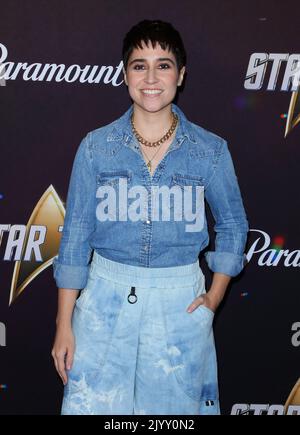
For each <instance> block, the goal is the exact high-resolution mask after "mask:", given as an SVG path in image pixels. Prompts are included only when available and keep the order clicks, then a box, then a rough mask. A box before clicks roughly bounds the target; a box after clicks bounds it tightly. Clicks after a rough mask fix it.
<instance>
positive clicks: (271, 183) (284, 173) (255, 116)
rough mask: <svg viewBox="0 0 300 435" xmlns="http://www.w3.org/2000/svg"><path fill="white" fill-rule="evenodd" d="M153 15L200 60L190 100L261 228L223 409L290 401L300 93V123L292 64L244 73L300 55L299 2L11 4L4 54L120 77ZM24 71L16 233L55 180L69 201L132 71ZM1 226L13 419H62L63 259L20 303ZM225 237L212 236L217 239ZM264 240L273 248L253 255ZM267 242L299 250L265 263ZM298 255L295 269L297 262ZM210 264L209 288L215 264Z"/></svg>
mask: <svg viewBox="0 0 300 435" xmlns="http://www.w3.org/2000/svg"><path fill="white" fill-rule="evenodd" d="M144 18H150V19H154V18H159V19H163V20H166V21H170V22H172V23H173V24H174V26H175V27H177V28H178V30H179V31H180V32H181V34H182V36H183V39H184V42H185V45H186V48H187V53H188V64H187V77H186V82H185V89H184V92H183V93H181V94H180V95H179V99H178V105H179V106H180V107H181V109H182V110H183V111H184V113H185V114H186V116H187V117H188V118H189V119H190V120H191V121H193V122H195V123H197V124H199V125H201V126H202V127H204V128H206V129H208V130H211V131H213V132H215V133H216V134H218V135H220V136H222V137H224V138H226V139H227V140H228V144H229V148H230V150H231V153H232V156H233V159H234V163H235V167H236V172H237V175H238V179H239V184H240V188H241V191H242V194H243V199H244V205H245V208H246V211H247V215H248V219H249V223H250V228H251V231H250V234H249V240H248V244H247V250H246V252H247V253H248V256H249V264H248V265H247V267H246V268H245V270H244V271H243V272H242V273H241V274H240V276H239V277H237V278H235V279H233V280H232V282H231V284H230V288H229V290H228V293H227V296H226V299H225V301H224V303H223V304H222V307H221V309H220V311H219V313H218V315H217V317H216V320H215V334H216V341H217V348H218V355H219V373H220V393H221V406H222V412H223V413H224V414H230V413H231V412H233V411H232V408H233V406H234V405H235V404H241V403H242V404H247V406H248V405H251V404H267V405H268V406H269V405H272V404H281V405H283V404H284V403H285V401H286V399H287V397H288V395H289V394H290V391H291V390H292V388H293V386H294V385H295V383H296V381H297V379H298V377H299V367H298V364H299V345H300V337H299V336H300V334H299V330H300V314H299V284H298V282H297V273H298V279H299V264H300V260H298V262H297V255H298V254H299V252H298V251H297V250H298V249H300V234H299V231H298V224H299V219H300V214H299V182H298V174H299V171H298V168H299V157H300V147H299V138H300V124H298V125H296V126H295V127H294V128H292V129H290V131H289V133H288V134H287V136H286V137H285V128H286V124H287V121H288V118H287V114H288V111H289V106H290V101H291V98H292V96H293V97H294V99H295V108H294V111H293V113H290V117H291V119H294V118H296V117H297V114H299V111H300V104H299V101H298V99H297V95H296V93H295V92H294V93H292V90H291V88H289V89H288V90H282V89H281V84H282V80H283V77H284V73H285V68H286V65H287V62H286V61H282V63H281V65H280V69H279V72H278V78H277V83H276V86H275V88H274V89H272V90H267V85H268V80H269V77H270V73H271V67H272V61H271V60H270V61H269V62H267V64H266V73H265V77H264V80H263V81H262V83H261V86H260V87H258V88H257V89H251V90H249V89H246V88H245V78H246V75H247V70H248V64H249V61H250V57H251V55H252V54H253V53H267V54H270V53H277V54H280V53H285V54H288V55H292V54H298V56H299V57H300V55H299V53H300V46H299V38H298V33H299V32H298V30H299V25H300V6H299V2H296V1H285V2H278V1H276V0H273V1H252V2H250V3H249V2H241V1H238V0H236V1H234V0H223V1H222V0H209V1H208V0H204V1H198V0H187V1H185V2H181V1H176V0H172V1H171V0H164V1H158V0H152V1H151V2H149V4H148V2H140V1H134V0H127V1H126V0H125V1H120V0H114V1H108V0H86V1H85V2H82V1H79V0H78V1H77V0H73V1H72V0H60V1H58V0H48V1H47V0H26V1H21V0H19V1H18V0H10V1H9V2H4V1H2V0H1V1H0V44H2V45H0V47H1V49H0V56H1V60H2V62H14V63H15V65H14V68H16V64H17V63H18V62H23V63H24V62H27V64H28V65H31V64H34V63H41V64H42V65H45V64H46V63H49V64H52V63H55V64H64V65H66V68H68V67H69V66H71V65H75V64H76V65H80V67H82V68H84V66H86V65H98V66H99V68H100V66H111V67H112V71H113V72H112V75H111V76H110V78H111V79H112V78H113V75H114V74H117V68H118V66H119V65H120V61H121V42H122V38H123V35H124V34H125V32H126V31H127V30H128V29H129V28H130V27H131V26H132V25H133V24H134V23H136V22H137V21H139V20H141V19H144ZM5 50H7V57H6V58H5V56H4V55H5ZM28 65H27V67H28ZM299 65H300V64H299ZM0 68H1V67H0ZM32 68H33V67H32ZM8 69H9V65H8V64H6V66H5V70H6V72H9V71H8ZM74 71H75V70H74ZM24 72H25V70H24V69H23V70H21V71H19V73H18V74H16V77H15V79H13V78H12V77H11V78H9V77H6V79H5V77H4V78H2V79H0V85H1V86H0V144H1V154H0V158H1V166H0V217H1V219H0V225H4V226H5V225H8V226H9V225H10V226H11V231H12V229H13V225H23V226H26V224H27V223H28V220H29V217H30V216H31V213H32V211H33V210H34V208H35V206H36V204H37V202H38V201H39V199H40V198H41V196H42V195H43V193H44V192H45V191H46V190H47V188H48V187H49V186H50V185H52V186H53V188H54V189H55V191H56V193H57V194H58V195H59V197H60V199H61V200H62V201H63V202H64V201H65V199H66V194H67V187H68V181H69V176H70V171H71V165H72V162H73V158H74V155H75V151H76V149H77V147H78V145H79V142H80V140H81V139H82V137H83V136H84V135H85V134H86V133H87V132H88V131H90V130H93V129H95V128H97V127H100V126H101V125H104V124H106V123H108V122H111V121H112V120H114V119H116V118H117V117H119V116H121V114H122V113H123V112H124V111H125V110H126V109H127V107H128V106H129V104H130V99H129V97H128V94H127V90H126V86H125V85H124V83H123V84H122V83H121V81H122V75H121V74H119V76H118V79H117V76H116V75H115V81H116V82H117V83H115V84H118V83H121V84H120V85H118V86H114V85H113V82H109V83H105V82H104V81H103V80H100V82H99V83H81V82H80V81H79V79H78V80H74V81H71V82H67V81H66V80H62V81H60V82H58V81H55V79H53V80H51V81H46V80H42V81H34V80H32V79H31V80H30V79H29V80H26V76H24ZM32 72H33V71H32V70H31V73H32ZM3 74H4V70H2V76H3ZM74 74H75V72H74ZM29 76H30V74H29ZM0 77H1V76H0ZM27 78H28V77H27ZM69 78H70V80H72V76H71V75H70V76H69ZM73 78H74V76H73ZM116 79H117V80H116ZM299 99H300V97H299ZM208 217H209V222H210V224H211V225H212V224H213V221H212V219H211V216H210V215H209V216H208ZM39 224H40V225H43V224H44V225H46V227H47V225H48V224H49V221H47V222H44V223H43V222H42V223H41V222H39ZM0 228H1V230H3V229H5V227H0ZM6 228H7V227H6ZM0 234H1V235H0V241H1V245H0V261H1V263H0V413H1V414H57V413H59V407H60V400H61V395H62V386H61V384H60V381H59V380H58V377H57V376H56V373H55V371H54V368H53V364H52V359H51V356H50V351H51V346H52V340H53V335H54V326H55V313H56V297H57V289H56V287H55V283H54V280H53V276H52V267H51V264H50V266H48V267H46V268H45V269H44V270H43V271H41V272H40V273H37V274H36V276H35V277H34V279H33V280H32V281H31V282H30V283H29V284H28V285H27V286H26V287H25V289H24V291H23V292H22V293H21V294H20V295H19V296H18V297H16V298H15V299H14V301H13V303H12V304H10V305H9V297H10V288H11V283H12V280H13V271H14V267H15V260H16V258H17V257H15V251H14V250H12V255H10V254H9V253H8V251H7V249H8V248H9V246H10V244H11V241H9V233H8V231H3V232H2V233H0ZM17 234H18V233H17ZM10 237H12V235H11V236H10ZM268 237H269V238H270V240H269V244H268V243H267V244H266V246H264V242H265V241H266V239H267V238H268ZM11 240H13V239H11ZM213 240H214V234H213V231H212V230H211V246H213ZM52 242H53V243H55V241H52V239H50V240H49V238H48V239H47V243H48V244H50V245H51V243H52ZM256 243H257V245H255V244H256ZM211 246H210V248H211ZM254 247H255V249H254V251H259V250H260V249H261V252H254V253H253V255H252V254H251V252H252V249H253V248H254ZM267 249H274V250H275V251H274V252H276V251H278V252H277V254H276V253H275V254H274V252H273V254H274V256H273V254H272V253H270V254H269V255H268V258H269V259H270V258H272V257H273V260H274V258H275V257H276V255H281V254H280V250H286V251H289V252H285V254H283V256H282V257H281V258H280V260H279V261H278V264H277V265H276V266H275V265H268V264H266V263H265V261H264V260H263V258H262V257H261V256H262V255H263V254H264V253H265V254H264V255H265V256H266V255H267V253H266V250H267ZM292 251H295V252H294V253H293V254H291V253H292ZM250 254H251V255H250ZM288 254H290V255H292V257H291V258H290V263H292V261H293V260H294V262H293V264H292V265H289V263H285V260H286V259H287V256H288ZM200 259H201V266H202V268H203V270H204V272H205V274H206V277H207V281H208V283H209V282H210V279H211V272H210V271H209V270H208V269H207V266H206V263H205V261H204V259H203V256H202V255H201V257H200ZM266 259H267V258H266V257H265V260H266ZM46 260H48V258H43V261H46ZM50 260H51V258H50ZM286 261H288V260H286ZM22 263H23V265H24V263H25V261H24V262H22ZM31 264H33V265H35V264H36V263H35V260H34V259H33V260H32V262H31ZM38 264H40V263H38ZM297 404H298V405H300V402H299V403H297ZM268 406H267V407H266V409H267V408H268Z"/></svg>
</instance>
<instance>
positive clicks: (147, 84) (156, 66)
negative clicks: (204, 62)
mask: <svg viewBox="0 0 300 435" xmlns="http://www.w3.org/2000/svg"><path fill="white" fill-rule="evenodd" d="M184 72H185V67H182V69H181V71H180V72H179V71H178V68H177V65H176V58H175V56H174V54H173V53H172V52H171V51H168V50H163V49H162V48H161V46H160V45H159V44H157V45H156V47H155V48H152V45H151V43H149V47H147V46H146V44H144V43H143V48H142V49H140V48H135V49H134V50H133V51H132V53H131V56H130V58H129V60H128V64H127V69H126V72H125V71H124V69H123V73H124V80H125V83H126V85H127V86H128V91H129V94H130V96H131V98H132V100H133V101H134V104H135V105H137V106H139V108H141V109H142V110H145V111H146V112H151V113H155V112H158V111H160V110H162V109H164V108H165V107H167V106H168V105H170V104H171V103H172V101H173V99H174V97H175V95H176V91H177V86H180V85H181V83H182V80H183V76H184Z"/></svg>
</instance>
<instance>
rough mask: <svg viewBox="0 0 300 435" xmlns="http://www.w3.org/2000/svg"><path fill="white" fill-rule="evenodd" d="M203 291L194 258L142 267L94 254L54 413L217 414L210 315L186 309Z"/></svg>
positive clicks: (207, 311) (204, 310) (201, 309)
mask: <svg viewBox="0 0 300 435" xmlns="http://www.w3.org/2000/svg"><path fill="white" fill-rule="evenodd" d="M132 286H135V292H136V296H137V301H136V302H135V303H134V304H131V303H129V302H128V299H127V298H128V295H129V294H130V293H131V287H132ZM205 291H206V289H205V278H204V275H203V273H202V270H201V268H200V266H199V262H198V260H197V261H196V262H195V263H192V264H189V265H184V266H177V267H167V268H166V267H163V268H149V267H141V266H131V265H127V264H124V263H117V262H114V261H112V260H108V259H106V258H104V257H101V256H100V255H99V254H97V253H96V252H95V251H94V254H93V260H92V263H91V267H90V273H89V278H88V282H87V286H86V287H85V288H84V289H83V290H82V292H81V294H80V297H79V298H78V299H77V301H76V305H75V309H74V313H73V318H72V329H73V331H74V335H75V342H76V348H75V355H74V362H73V365H72V368H71V370H69V371H68V382H67V384H66V386H65V388H64V397H63V403H62V409H61V414H63V415H80V414H82V415H103V414H104V415H109V414H111V415H122V414H126V415H132V414H137V415H140V414H145V415H175V414H177V415H179V414H186V415H188V414H189V415H205V414H213V415H218V414H220V406H219V392H218V379H217V360H216V351H215V342H214V335H213V327H212V325H213V319H214V313H213V311H211V310H210V309H209V308H207V307H206V306H204V305H201V306H199V307H198V308H197V309H196V310H194V311H193V312H192V313H188V312H187V311H186V308H187V307H188V305H189V304H190V303H191V302H192V301H193V299H194V298H195V297H196V296H198V295H201V294H203V293H205Z"/></svg>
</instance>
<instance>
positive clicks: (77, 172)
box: [52, 20, 248, 415]
mask: <svg viewBox="0 0 300 435" xmlns="http://www.w3.org/2000/svg"><path fill="white" fill-rule="evenodd" d="M123 62H124V69H123V72H124V80H125V83H126V85H127V86H128V91H129V94H130V97H131V99H132V101H133V104H132V105H131V107H130V108H129V109H128V111H127V112H126V113H125V114H124V115H123V116H121V118H119V119H117V120H116V121H114V122H112V123H111V124H109V125H106V126H104V127H102V128H99V129H96V130H94V131H92V132H90V133H88V134H87V136H86V137H85V138H84V139H83V140H82V142H81V144H80V146H79V148H78V151H77V154H76V157H75V160H74V165H73V170H72V174H71V179H70V185H69V191H68V197H67V204H66V216H65V223H64V229H63V234H62V238H61V243H60V248H59V253H58V256H56V257H55V259H54V263H53V267H54V277H55V279H56V283H57V286H58V287H59V304H58V314H57V332H56V337H55V342H54V346H53V351H52V356H53V358H54V362H55V366H56V369H57V371H58V373H59V375H60V376H61V378H62V380H63V383H64V385H65V388H64V400H63V407H62V414H148V415H149V414H169V415H170V414H193V415H196V414H219V413H220V409H219V396H218V382H217V363H216V354H215V345H214V337H213V330H212V322H213V317H214V313H215V311H216V309H217V307H218V305H219V304H220V302H221V300H222V298H223V296H224V293H225V290H226V288H227V286H228V283H229V281H230V279H231V277H233V276H236V275H238V274H239V273H240V272H241V270H242V269H243V267H244V265H245V263H246V256H245V254H244V248H245V243H246V238H247V232H248V221H247V218H246V214H245V210H244V207H243V203H242V198H241V194H240V190H239V186H238V182H237V177H236V175H235V171H234V166H233V163H232V160H231V155H230V152H229V150H228V146H227V142H226V141H225V140H224V139H222V138H221V137H219V136H217V135H215V134H213V133H211V132H209V131H207V130H205V129H203V128H201V127H200V126H197V125H195V124H192V123H191V122H189V121H188V120H187V119H186V117H185V116H184V114H183V112H182V111H181V110H180V109H179V108H178V106H176V105H175V104H174V103H173V100H174V98H175V96H176V92H177V89H178V88H179V87H180V86H181V85H182V82H183V79H184V74H185V64H186V54H185V49H184V46H183V43H182V40H181V37H180V35H179V33H178V32H177V31H176V30H175V29H174V28H173V27H172V26H171V25H170V24H168V23H165V22H162V21H148V20H145V21H142V22H140V23H139V24H137V25H136V26H134V27H133V28H132V29H131V30H130V31H129V32H128V34H127V35H126V37H125V39H124V43H123ZM204 199H206V201H207V203H208V204H209V206H210V208H211V211H212V213H213V216H214V218H215V221H216V225H215V231H216V233H217V236H216V241H215V251H209V252H206V254H205V258H206V261H207V263H208V266H209V268H210V269H211V270H212V271H213V272H214V275H213V280H212V284H211V286H210V288H209V290H208V291H207V292H206V288H205V277H204V275H203V273H202V271H201V268H200V266H199V262H198V256H199V253H200V252H201V251H202V250H203V249H204V248H205V247H206V246H207V245H208V242H209V237H208V231H207V222H206V216H205V203H204ZM81 289H83V290H82V291H81V293H80V296H79V298H78V299H77V295H78V291H79V290H81ZM76 299H77V300H76Z"/></svg>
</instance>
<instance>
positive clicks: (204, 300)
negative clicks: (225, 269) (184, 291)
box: [187, 272, 231, 313]
mask: <svg viewBox="0 0 300 435" xmlns="http://www.w3.org/2000/svg"><path fill="white" fill-rule="evenodd" d="M230 280H231V276H229V275H225V274H224V273H219V272H215V273H214V275H213V280H212V284H211V286H210V289H209V291H208V292H207V293H203V294H202V295H200V296H198V297H197V298H196V299H194V300H193V302H192V303H191V304H190V305H189V306H188V308H187V311H188V312H189V313H191V312H192V311H194V310H195V309H196V308H197V307H199V305H205V306H206V307H207V308H209V309H210V310H211V311H213V312H214V313H215V312H216V310H217V308H218V306H219V305H220V303H221V302H222V300H223V298H224V295H225V291H226V288H227V286H228V284H229V282H230Z"/></svg>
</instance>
